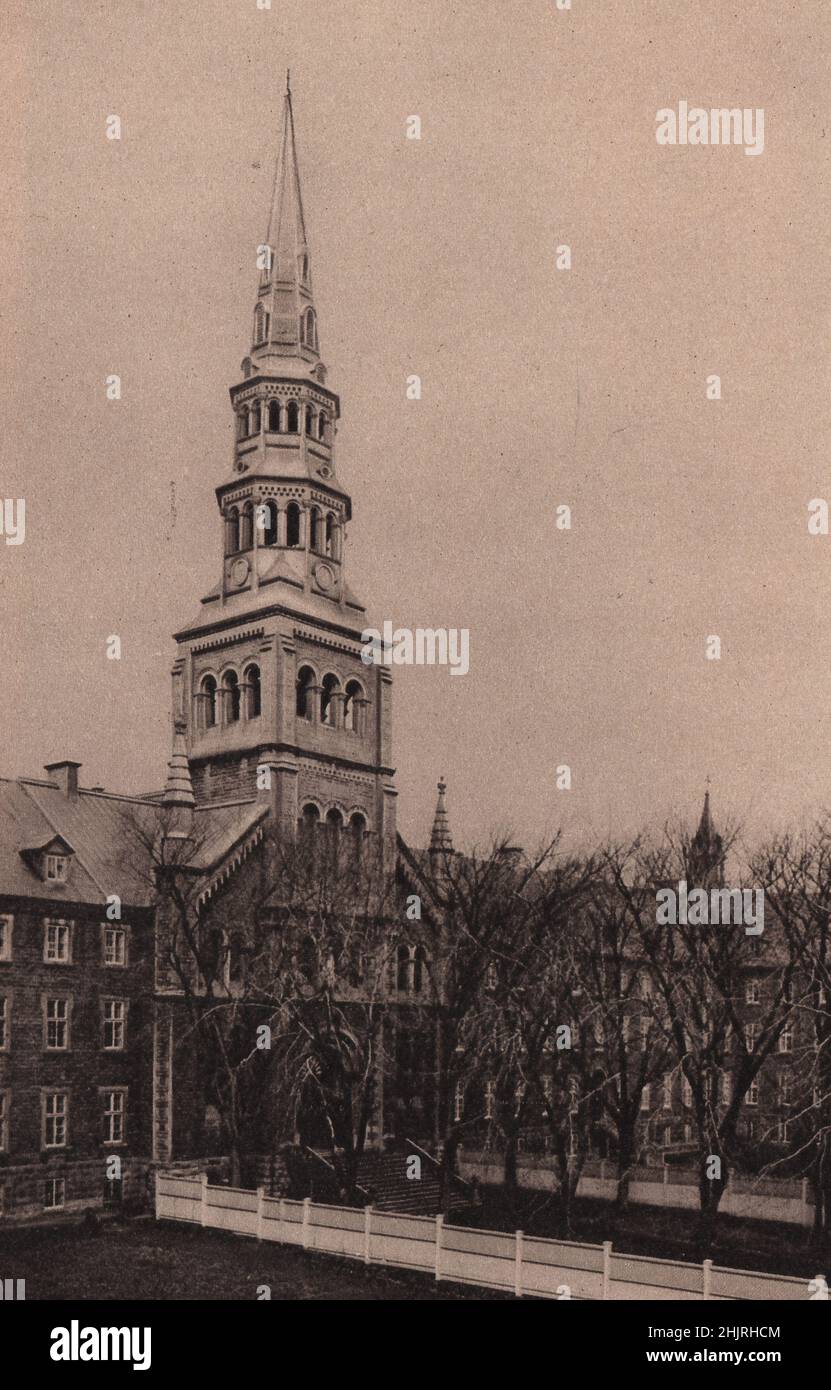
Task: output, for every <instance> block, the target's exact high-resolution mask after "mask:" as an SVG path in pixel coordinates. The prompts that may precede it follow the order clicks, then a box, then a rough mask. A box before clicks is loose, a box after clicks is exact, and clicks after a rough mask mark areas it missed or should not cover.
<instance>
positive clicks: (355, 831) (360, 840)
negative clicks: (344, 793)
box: [349, 811, 366, 862]
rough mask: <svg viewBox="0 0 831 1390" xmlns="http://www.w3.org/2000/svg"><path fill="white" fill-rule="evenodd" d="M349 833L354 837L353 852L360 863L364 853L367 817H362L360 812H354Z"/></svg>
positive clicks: (350, 819)
mask: <svg viewBox="0 0 831 1390" xmlns="http://www.w3.org/2000/svg"><path fill="white" fill-rule="evenodd" d="M349 833H350V835H351V836H352V852H353V854H354V856H355V860H356V862H358V861H359V860H360V858H361V855H362V853H363V847H364V836H365V835H366V816H363V815H361V812H360V811H354V812H353V813H352V815H351V816H350V817H349Z"/></svg>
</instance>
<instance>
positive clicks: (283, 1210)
mask: <svg viewBox="0 0 831 1390" xmlns="http://www.w3.org/2000/svg"><path fill="white" fill-rule="evenodd" d="M277 1214H278V1216H279V1217H280V1244H281V1245H285V1243H286V1199H285V1197H284V1196H283V1195H282V1193H281V1194H280V1206H279V1207H278V1209H277Z"/></svg>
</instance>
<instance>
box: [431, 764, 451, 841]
mask: <svg viewBox="0 0 831 1390" xmlns="http://www.w3.org/2000/svg"><path fill="white" fill-rule="evenodd" d="M438 790H439V795H438V800H437V801H436V814H435V815H434V817H433V830H432V833H431V835H430V853H431V854H452V853H453V837H452V835H451V834H450V823H449V821H448V819H447V806H446V805H445V800H444V794H445V792H446V791H447V783H446V782H445V780H444V778H443V777H440V778H439V788H438Z"/></svg>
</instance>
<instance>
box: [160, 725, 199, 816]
mask: <svg viewBox="0 0 831 1390" xmlns="http://www.w3.org/2000/svg"><path fill="white" fill-rule="evenodd" d="M167 768H168V772H167V782H166V784H165V789H164V795H163V797H162V805H164V806H193V805H195V798H194V795H193V785H192V783H191V780H190V763H189V762H188V754H187V747H186V745H185V724H184V721H182V720H178V719H177V720H176V723H175V724H174V726H173V753H172V756H171V759H170V762H169V763H168V765H167Z"/></svg>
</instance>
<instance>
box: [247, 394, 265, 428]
mask: <svg viewBox="0 0 831 1390" xmlns="http://www.w3.org/2000/svg"><path fill="white" fill-rule="evenodd" d="M250 422H251V429H250V433H251V434H259V433H260V426H261V425H262V422H263V412H262V407H261V405H260V402H259V401H255V402H254V404H253V405H252V407H251V416H250Z"/></svg>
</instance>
